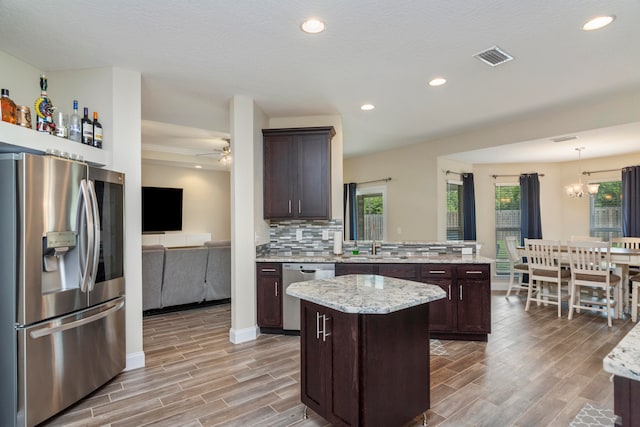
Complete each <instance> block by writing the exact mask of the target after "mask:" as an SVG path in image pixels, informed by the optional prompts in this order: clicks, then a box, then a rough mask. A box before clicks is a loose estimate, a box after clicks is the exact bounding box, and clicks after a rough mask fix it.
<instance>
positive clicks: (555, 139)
mask: <svg viewBox="0 0 640 427" xmlns="http://www.w3.org/2000/svg"><path fill="white" fill-rule="evenodd" d="M574 139H578V137H577V136H575V135H571V136H559V137H557V138H551V141H553V142H565V141H571V140H574Z"/></svg>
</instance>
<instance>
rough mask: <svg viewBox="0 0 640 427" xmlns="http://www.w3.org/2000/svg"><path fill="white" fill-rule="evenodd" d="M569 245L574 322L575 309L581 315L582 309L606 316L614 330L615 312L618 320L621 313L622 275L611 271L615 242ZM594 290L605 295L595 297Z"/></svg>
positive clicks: (571, 316)
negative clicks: (619, 289) (617, 290)
mask: <svg viewBox="0 0 640 427" xmlns="http://www.w3.org/2000/svg"><path fill="white" fill-rule="evenodd" d="M567 246H568V251H569V264H570V269H571V292H570V293H571V298H570V301H569V319H570V320H571V319H573V310H574V309H575V310H576V311H577V312H578V313H580V310H582V309H584V310H590V311H595V312H600V313H606V315H607V324H608V325H609V327H611V310H612V309H613V311H614V317H617V314H618V313H617V311H618V303H619V301H618V298H617V292H616V287H617V286H618V285H619V284H620V276H618V275H617V274H613V273H612V272H611V243H610V242H593V241H591V242H569V243H568V245H567ZM584 290H586V291H590V292H586V293H583V292H582V291H584ZM593 290H597V291H601V292H598V293H597V294H594V293H593V292H592V291H593Z"/></svg>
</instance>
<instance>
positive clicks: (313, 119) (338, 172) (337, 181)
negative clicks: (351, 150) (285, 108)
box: [269, 115, 347, 219]
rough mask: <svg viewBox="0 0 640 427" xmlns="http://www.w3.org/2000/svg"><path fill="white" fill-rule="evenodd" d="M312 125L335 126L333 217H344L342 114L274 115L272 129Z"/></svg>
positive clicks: (332, 162) (270, 122)
mask: <svg viewBox="0 0 640 427" xmlns="http://www.w3.org/2000/svg"><path fill="white" fill-rule="evenodd" d="M312 126H333V128H334V129H335V131H336V135H335V136H334V137H333V139H332V140H331V218H333V219H342V216H343V211H342V197H343V187H342V184H343V182H347V181H344V180H343V171H342V118H341V117H340V116H336V115H331V116H304V117H272V118H270V119H269V128H270V129H279V128H296V127H312Z"/></svg>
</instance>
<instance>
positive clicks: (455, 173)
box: [444, 170, 471, 176]
mask: <svg viewBox="0 0 640 427" xmlns="http://www.w3.org/2000/svg"><path fill="white" fill-rule="evenodd" d="M450 173H452V174H454V175H460V176H462V175H466V174H468V173H471V172H456V171H450V170H446V171H444V174H445V175H449V174H450Z"/></svg>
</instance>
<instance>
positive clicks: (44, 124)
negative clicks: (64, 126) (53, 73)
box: [34, 74, 56, 133]
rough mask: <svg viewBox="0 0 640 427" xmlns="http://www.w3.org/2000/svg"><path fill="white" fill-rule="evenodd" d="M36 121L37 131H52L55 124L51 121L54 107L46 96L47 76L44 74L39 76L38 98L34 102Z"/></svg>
mask: <svg viewBox="0 0 640 427" xmlns="http://www.w3.org/2000/svg"><path fill="white" fill-rule="evenodd" d="M34 106H35V109H36V116H37V117H38V121H37V123H36V130H37V131H39V132H47V133H54V132H55V130H56V124H55V123H54V122H53V110H54V109H55V107H54V106H53V103H52V102H51V100H50V99H49V97H48V96H47V78H46V77H45V75H44V74H42V75H41V76H40V98H38V99H36V102H35V104H34Z"/></svg>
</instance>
